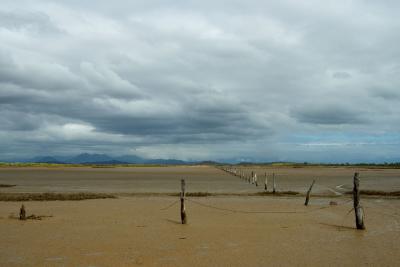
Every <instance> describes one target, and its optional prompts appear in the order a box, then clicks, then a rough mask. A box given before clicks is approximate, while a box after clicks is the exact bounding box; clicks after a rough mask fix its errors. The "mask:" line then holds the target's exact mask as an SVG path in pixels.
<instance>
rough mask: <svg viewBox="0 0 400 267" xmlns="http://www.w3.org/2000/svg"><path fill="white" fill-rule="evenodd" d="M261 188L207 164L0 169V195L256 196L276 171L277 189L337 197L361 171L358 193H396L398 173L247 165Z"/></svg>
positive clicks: (384, 170)
mask: <svg viewBox="0 0 400 267" xmlns="http://www.w3.org/2000/svg"><path fill="white" fill-rule="evenodd" d="M243 170H244V171H245V172H247V173H250V172H251V171H255V172H256V173H257V175H258V181H259V183H260V185H261V186H259V187H255V186H254V185H251V184H248V183H246V182H244V181H243V180H241V179H239V178H238V177H234V176H232V175H230V174H228V173H226V172H223V171H222V170H219V169H217V168H215V167H211V166H171V167H116V168H92V167H79V168H76V167H53V168H39V167H30V168H21V167H19V168H11V167H3V168H0V184H15V185H16V186H15V187H9V188H0V192H28V193H33V192H99V193H173V192H178V191H179V190H180V179H182V178H185V179H186V182H187V188H188V191H190V192H210V193H255V192H260V191H263V184H264V181H265V173H267V175H268V177H269V182H271V181H272V179H271V174H272V173H275V175H276V183H277V189H278V190H284V191H287V190H292V191H299V192H305V191H306V190H307V189H308V186H309V185H310V184H311V181H312V180H313V179H316V184H315V186H314V188H313V192H315V193H321V194H328V195H336V194H339V195H340V194H341V193H343V192H345V191H348V190H351V189H352V182H353V174H354V172H355V171H358V172H360V179H361V189H363V190H383V191H400V169H367V168H352V167H347V168H346V167H337V168H333V167H306V168H292V167H278V168H270V167H268V168H265V167H259V166H252V167H251V168H250V167H249V168H244V169H243Z"/></svg>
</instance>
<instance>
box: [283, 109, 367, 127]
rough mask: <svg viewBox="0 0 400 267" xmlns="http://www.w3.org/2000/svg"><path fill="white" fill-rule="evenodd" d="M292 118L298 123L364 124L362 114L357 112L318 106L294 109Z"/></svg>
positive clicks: (365, 120) (364, 120)
mask: <svg viewBox="0 0 400 267" xmlns="http://www.w3.org/2000/svg"><path fill="white" fill-rule="evenodd" d="M291 113H292V116H293V117H294V118H296V119H297V120H298V121H300V122H305V123H312V124H328V125H329V124H333V125H336V124H360V123H366V122H367V119H365V118H363V113H362V112H360V111H357V110H350V109H348V108H346V107H343V106H342V107H341V106H340V105H337V106H322V107H321V106H320V107H313V106H308V107H303V108H297V109H294V110H293V111H292V112H291Z"/></svg>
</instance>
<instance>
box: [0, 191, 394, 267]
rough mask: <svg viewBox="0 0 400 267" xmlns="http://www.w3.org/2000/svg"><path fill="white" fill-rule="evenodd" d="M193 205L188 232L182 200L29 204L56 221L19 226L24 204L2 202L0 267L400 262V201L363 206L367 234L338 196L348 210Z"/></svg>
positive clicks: (282, 204)
mask: <svg viewBox="0 0 400 267" xmlns="http://www.w3.org/2000/svg"><path fill="white" fill-rule="evenodd" d="M189 199H191V200H192V201H195V202H196V203H195V202H192V201H188V202H187V213H188V219H189V223H188V225H181V224H180V222H179V220H180V219H179V205H174V206H172V207H171V208H169V209H166V210H161V209H162V208H165V207H167V206H168V205H169V204H171V203H174V201H176V200H177V198H174V197H122V198H119V199H104V200H85V201H51V202H35V201H32V202H27V203H25V205H26V208H27V211H28V214H31V213H34V214H36V215H53V217H50V218H44V219H43V220H41V221H35V220H30V221H19V220H17V219H13V218H9V216H10V215H12V214H13V215H14V216H15V215H17V212H18V209H19V206H20V204H21V203H17V202H0V236H1V241H0V266H366V265H367V266H397V265H398V262H399V260H400V253H399V251H398V248H399V245H400V243H399V240H400V223H399V219H400V213H399V208H400V201H399V200H391V199H363V200H362V204H363V206H364V208H365V213H366V221H365V223H366V227H367V229H366V230H365V231H359V230H356V229H354V214H353V213H350V214H348V212H349V210H350V209H351V202H348V200H349V199H348V198H344V197H339V198H335V201H337V202H338V203H339V205H338V206H329V204H328V203H329V201H330V199H329V198H322V199H317V198H313V199H312V200H311V205H310V206H309V207H305V206H303V201H304V199H303V198H298V197H291V198H282V197H275V198H274V197H207V198H189ZM346 202H347V203H346ZM198 203H201V204H203V206H202V205H199V204H198ZM342 203H345V204H343V205H340V204H342ZM204 205H207V206H212V207H217V208H225V209H234V210H242V211H263V212H266V213H238V212H236V213H233V212H229V211H223V210H217V209H214V208H210V207H205V206H204ZM322 207H328V208H323V209H320V208H322ZM268 212H272V213H268ZM273 212H296V213H273ZM11 217H12V216H11Z"/></svg>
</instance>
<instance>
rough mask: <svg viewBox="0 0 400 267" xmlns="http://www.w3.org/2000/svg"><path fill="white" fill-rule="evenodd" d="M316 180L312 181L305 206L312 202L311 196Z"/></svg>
mask: <svg viewBox="0 0 400 267" xmlns="http://www.w3.org/2000/svg"><path fill="white" fill-rule="evenodd" d="M314 183H315V180H313V181H312V183H311V186H310V188H309V189H308V191H307V196H306V202H305V203H304V205H305V206H307V205H308V201H309V200H310V194H311V190H312V188H313V186H314Z"/></svg>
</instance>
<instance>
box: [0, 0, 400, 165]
mask: <svg viewBox="0 0 400 267" xmlns="http://www.w3.org/2000/svg"><path fill="white" fill-rule="evenodd" d="M399 8H400V4H399V3H397V2H396V1H379V3H378V2H376V1H366V0H364V1H361V0H358V1H350V2H346V3H338V2H337V1H324V3H322V2H320V1H311V0H310V1H293V0H285V1H255V0H252V1H245V2H243V1H218V3H215V1H212V2H211V1H201V2H198V1H175V2H174V3H166V2H165V1H117V2H113V3H110V2H109V1H102V0H100V1H96V4H94V3H93V2H92V1H40V2H37V1H4V3H2V5H1V7H0V40H1V42H0V114H1V116H0V151H1V155H0V159H1V158H3V159H4V158H13V157H21V156H26V157H28V156H35V155H42V154H73V153H80V152H101V153H110V154H138V155H140V156H145V157H157V158H159V157H165V158H179V159H223V158H237V159H257V160H261V161H274V160H296V161H307V160H309V161H396V160H400V154H399V152H398V151H399V148H400V133H399V131H400V127H399V125H400V117H399V112H400V87H399V86H400V80H399V78H398V77H400V63H399V62H400V49H399V48H398V43H399V42H400V35H398V34H397V33H398V32H399V30H400V19H399V17H398V14H397V13H396V12H395V11H396V10H398V9H399ZM332 144H334V145H332Z"/></svg>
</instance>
